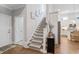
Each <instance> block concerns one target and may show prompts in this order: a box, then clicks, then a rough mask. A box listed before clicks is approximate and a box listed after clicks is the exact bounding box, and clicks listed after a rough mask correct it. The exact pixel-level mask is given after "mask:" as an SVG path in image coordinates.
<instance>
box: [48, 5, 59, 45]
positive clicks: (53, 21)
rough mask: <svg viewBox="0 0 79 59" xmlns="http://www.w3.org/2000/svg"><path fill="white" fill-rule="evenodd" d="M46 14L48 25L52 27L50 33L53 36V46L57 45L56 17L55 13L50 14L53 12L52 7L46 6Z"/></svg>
mask: <svg viewBox="0 0 79 59" xmlns="http://www.w3.org/2000/svg"><path fill="white" fill-rule="evenodd" d="M47 8H48V9H47V12H48V16H47V19H48V21H49V24H52V25H53V26H54V28H53V30H52V32H53V33H54V34H55V44H58V24H57V23H58V15H57V13H56V14H55V13H52V12H54V11H55V10H54V7H53V5H47Z"/></svg>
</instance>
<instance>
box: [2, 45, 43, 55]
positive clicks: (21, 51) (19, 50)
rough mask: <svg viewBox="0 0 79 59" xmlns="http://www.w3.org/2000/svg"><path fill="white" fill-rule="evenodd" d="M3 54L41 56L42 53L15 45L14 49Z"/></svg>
mask: <svg viewBox="0 0 79 59" xmlns="http://www.w3.org/2000/svg"><path fill="white" fill-rule="evenodd" d="M3 54H42V52H39V51H36V50H33V49H30V48H24V47H22V46H19V45H17V46H16V47H15V48H11V49H9V50H7V51H5V52H4V53H3Z"/></svg>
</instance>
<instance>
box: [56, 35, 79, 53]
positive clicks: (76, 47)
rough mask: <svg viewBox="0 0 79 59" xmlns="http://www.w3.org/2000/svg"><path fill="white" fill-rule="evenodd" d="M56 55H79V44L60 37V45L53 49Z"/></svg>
mask: <svg viewBox="0 0 79 59" xmlns="http://www.w3.org/2000/svg"><path fill="white" fill-rule="evenodd" d="M55 53H56V54H79V42H74V41H70V40H68V39H67V37H61V44H60V46H59V47H57V48H55Z"/></svg>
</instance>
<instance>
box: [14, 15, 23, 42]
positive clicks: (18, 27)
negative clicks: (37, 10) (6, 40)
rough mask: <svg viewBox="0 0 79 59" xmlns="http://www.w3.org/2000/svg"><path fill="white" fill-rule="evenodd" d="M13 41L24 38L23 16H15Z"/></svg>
mask: <svg viewBox="0 0 79 59" xmlns="http://www.w3.org/2000/svg"><path fill="white" fill-rule="evenodd" d="M14 20H15V24H14V28H15V43H17V42H19V41H22V40H24V18H23V17H22V16H16V17H15V19H14Z"/></svg>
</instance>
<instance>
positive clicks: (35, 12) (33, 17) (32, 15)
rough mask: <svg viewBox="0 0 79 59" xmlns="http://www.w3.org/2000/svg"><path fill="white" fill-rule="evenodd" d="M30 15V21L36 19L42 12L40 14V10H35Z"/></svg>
mask: <svg viewBox="0 0 79 59" xmlns="http://www.w3.org/2000/svg"><path fill="white" fill-rule="evenodd" d="M30 14H31V18H32V19H36V18H38V17H40V16H41V14H42V12H41V10H40V9H37V10H35V11H33V12H30Z"/></svg>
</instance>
